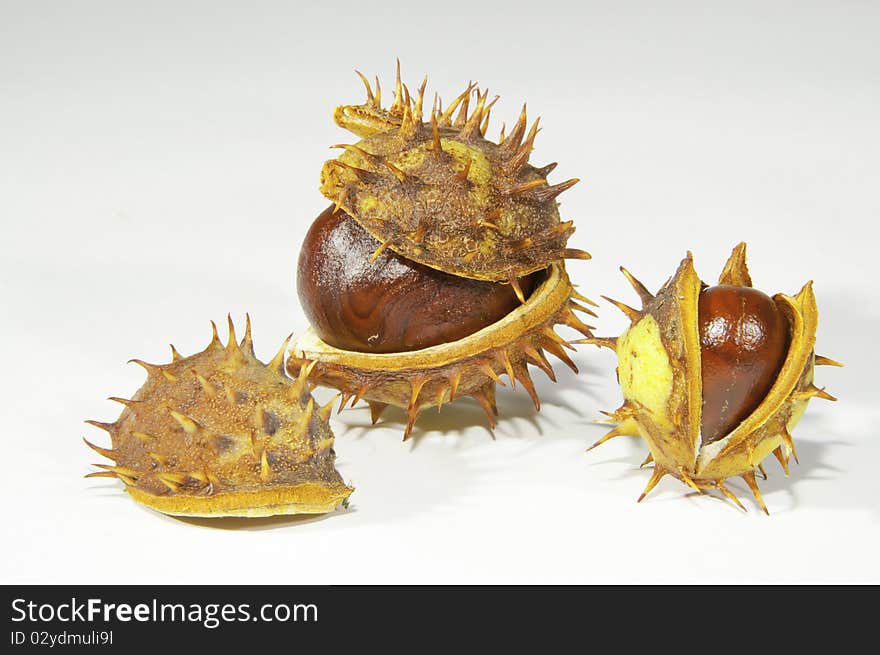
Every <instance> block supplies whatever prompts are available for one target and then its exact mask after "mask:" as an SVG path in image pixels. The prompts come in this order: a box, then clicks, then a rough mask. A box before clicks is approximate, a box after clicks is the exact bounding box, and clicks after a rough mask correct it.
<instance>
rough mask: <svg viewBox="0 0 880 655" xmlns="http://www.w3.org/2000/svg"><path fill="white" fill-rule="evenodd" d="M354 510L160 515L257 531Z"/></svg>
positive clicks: (207, 525) (203, 525)
mask: <svg viewBox="0 0 880 655" xmlns="http://www.w3.org/2000/svg"><path fill="white" fill-rule="evenodd" d="M145 509H148V508H145ZM356 511H357V510H356V509H355V508H354V506H353V505H352V506H349V507H348V508H347V509H346V508H342V507H340V508H339V509H337V510H335V511H332V512H327V513H326V514H293V515H286V516H284V515H279V516H261V517H253V518H248V517H246V516H223V517H217V518H210V517H195V516H169V515H166V514H162V516H163V517H164V518H167V519H169V520H172V521H176V522H178V523H187V524H189V525H193V526H197V527H200V528H212V529H214V530H243V531H247V532H259V531H261V530H278V529H281V528H287V527H295V526H299V525H305V524H308V523H320V522H322V521H326V520H327V519H328V518H335V517H339V516H340V515H345V514H354V513H355V512H356ZM154 513H156V512H154Z"/></svg>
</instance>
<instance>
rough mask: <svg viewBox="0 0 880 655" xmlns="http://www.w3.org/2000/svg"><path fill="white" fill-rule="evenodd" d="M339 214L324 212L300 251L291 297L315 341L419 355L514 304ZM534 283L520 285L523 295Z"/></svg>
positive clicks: (503, 287)
mask: <svg viewBox="0 0 880 655" xmlns="http://www.w3.org/2000/svg"><path fill="white" fill-rule="evenodd" d="M378 247H379V242H378V241H376V240H375V239H374V238H373V237H372V236H370V234H369V233H368V232H366V230H364V229H363V228H362V227H361V226H360V225H358V224H357V222H355V221H354V219H352V218H351V217H349V216H348V215H347V214H346V213H345V212H343V211H334V209H333V207H332V206H331V207H328V208H327V209H326V210H324V211H323V212H322V213H321V215H320V216H318V218H317V219H316V220H315V222H314V223H313V224H312V226H311V228H310V229H309V232H308V234H307V235H306V238H305V241H304V242H303V245H302V249H301V250H300V256H299V266H298V269H297V290H298V292H299V299H300V303H301V304H302V306H303V309H304V310H305V313H306V316H307V318H308V320H309V322H310V323H311V325H312V327H313V329H314V330H315V332H316V333H317V335H318V336H319V337H320V338H321V340H322V341H324V342H325V343H328V344H330V345H331V346H334V347H336V348H341V349H343V350H354V351H358V352H371V353H389V352H406V351H411V350H419V349H421V348H427V347H429V346H435V345H437V344H441V343H448V342H451V341H456V340H458V339H461V338H463V337H466V336H468V335H470V334H473V333H474V332H477V331H478V330H480V329H482V328H484V327H487V326H489V325H491V324H492V323H495V322H496V321H498V320H499V319H500V318H502V317H504V316H505V315H506V314H508V313H510V312H511V311H512V310H514V309H516V308H517V307H518V306H519V305H520V302H519V300H517V298H516V295H515V294H514V292H513V290H512V289H511V287H510V285H507V284H500V283H494V282H481V281H478V280H470V279H467V278H462V277H457V276H454V275H449V274H448V273H443V272H441V271H437V270H435V269H433V268H429V267H427V266H423V265H421V264H417V263H415V262H412V261H410V260H408V259H405V258H403V257H401V256H400V255H397V254H396V253H394V252H393V251H391V250H390V249H386V250H384V251H382V252H381V253H380V254H379V255H378V257H376V259H375V260H374V261H373V262H371V261H370V258H371V256H372V255H373V253H374V252H375V251H376V249H377V248H378ZM533 278H534V275H531V276H527V277H523V278H520V286H521V287H522V289H523V292H524V293H525V294H526V295H528V294H529V292H530V291H531V290H532V287H533V284H534V280H533Z"/></svg>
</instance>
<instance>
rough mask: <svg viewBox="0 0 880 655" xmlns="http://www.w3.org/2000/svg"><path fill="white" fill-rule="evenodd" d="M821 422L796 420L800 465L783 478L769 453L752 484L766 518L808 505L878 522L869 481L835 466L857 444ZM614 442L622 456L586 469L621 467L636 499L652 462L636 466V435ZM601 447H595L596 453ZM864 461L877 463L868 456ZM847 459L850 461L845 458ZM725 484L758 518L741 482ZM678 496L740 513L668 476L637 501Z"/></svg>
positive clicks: (639, 450) (641, 448) (640, 446)
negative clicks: (862, 513) (860, 513)
mask: <svg viewBox="0 0 880 655" xmlns="http://www.w3.org/2000/svg"><path fill="white" fill-rule="evenodd" d="M824 424H825V421H823V420H821V419H820V418H817V417H810V416H809V413H807V415H806V416H805V417H804V418H803V419H802V420H801V422H800V425H799V426H798V429H797V430H796V431H795V434H794V441H795V449H796V451H797V455H798V460H799V462H795V461H794V459H793V458H792V459H790V461H789V466H788V468H789V475H788V476H787V477H786V475H785V474H784V472H783V470H782V468H781V467H780V465H779V463H778V462H777V461H776V458H775V457H773V456H772V455H771V456H769V457H767V458H765V459H764V461H763V462H762V463H763V465H764V469H765V470H766V472H767V479H766V480H764V479H762V478H761V475H760V473H759V474H758V475H757V482H758V487H759V488H760V490H761V495H762V497H763V499H764V502H765V504H766V505H767V509H768V510H769V512H770V515H771V516H772V515H774V514H785V513H788V512H790V511H793V510H797V509H802V508H804V507H806V506H808V505H809V507H811V508H827V509H834V510H853V509H864V510H867V511H870V512H871V513H873V516H874V517H875V519H880V506H878V504H877V503H876V502H875V500H874V498H873V497H872V496H871V494H870V493H867V490H868V484H869V481H868V480H866V479H865V478H864V476H861V475H859V474H858V472H857V471H853V470H847V469H846V468H844V467H842V466H840V465H839V464H838V461H839V460H842V459H845V458H844V457H843V456H842V455H843V453H844V449H850V448H855V447H857V445H858V444H857V443H856V442H855V441H853V440H852V439H847V438H844V437H842V436H841V435H839V434H835V433H834V431H833V430H832V429H827V428H826V426H825V425H824ZM805 433H808V434H810V435H815V434H824V435H827V437H828V438H826V439H824V440H821V441H818V440H815V439H812V438H811V439H806V438H803V435H804V434H805ZM798 434H801V435H802V438H798ZM614 441H615V442H617V443H623V444H625V445H624V446H623V448H624V450H625V454H624V455H622V456H616V457H611V458H604V459H601V460H600V461H595V462H593V463H591V464H590V466H594V467H607V466H621V470H620V471H619V472H618V473H616V474H615V475H614V477H615V478H617V479H632V480H633V481H634V482H633V484H634V496H635V497H636V498H637V497H638V495H639V494H640V493H641V491H642V489H643V488H644V485H645V484H647V482H648V479H649V478H650V476H651V464H648V465H646V466H645V467H644V468H642V469H640V468H639V466H638V465H639V464H640V463H641V462H642V461H643V460H644V458H645V457H646V456H647V454H648V449H647V448H646V447H645V444H644V442H643V441H642V440H641V439H640V438H638V437H626V436H622V437H617V438H616V439H615V440H614ZM601 447H602V446H599V449H600V448H601ZM599 449H597V451H598V450H599ZM591 452H594V451H591ZM867 459H868V460H870V461H876V460H874V458H873V457H871V456H869V457H868V458H867ZM847 461H853V460H851V459H848V460H847ZM855 461H857V462H863V461H865V459H864V458H859V459H858V460H855ZM865 468H866V469H867V466H866V467H865ZM817 483H824V484H823V486H824V487H825V488H824V489H823V490H822V493H817V490H816V484H817ZM725 486H727V487H728V488H729V489H730V490H731V491H732V492H733V493H734V494H735V495H736V496H737V497H738V498H739V499H740V502H741V503H742V504H743V505H744V506H745V508H746V509H747V510H748V513H749V514H754V513H757V514H760V515H761V516H763V511H762V510H761V508H760V506H759V505H758V503H757V501H756V500H755V498H754V496H753V495H752V492H751V490H750V489H749V487H748V486H747V485H746V483H745V481H743V480H742V479H741V478H739V477H734V478H728V479H727V480H726V481H725ZM860 487H863V488H864V489H862V488H860ZM676 489H677V490H678V492H677V493H676V491H675V490H676ZM682 497H683V498H686V499H687V500H688V501H689V502H692V503H700V502H703V501H704V500H707V499H709V498H711V499H712V500H714V501H721V502H722V503H723V504H725V505H727V506H728V507H729V508H730V509H732V510H734V511H736V512H739V513H743V512H742V510H740V509H739V508H738V507H737V506H736V505H735V504H734V503H733V502H732V501H730V500H729V499H727V498H726V497H725V496H724V495H723V494H722V493H721V492H719V491H716V490H707V491H705V492H704V493H702V494H700V493H697V492H695V491H693V490H691V489H689V488H688V487H686V486H685V485H684V484H683V483H679V482H677V481H674V480H672V479H671V477H670V476H667V478H664V479H663V480H662V481H661V482H660V484H659V485H658V486H657V488H655V489H654V490H653V491H652V492H651V494H650V495H649V496H648V497H647V498H645V500H644V501H642V502H644V503H648V502H667V501H669V500H671V499H675V498H682Z"/></svg>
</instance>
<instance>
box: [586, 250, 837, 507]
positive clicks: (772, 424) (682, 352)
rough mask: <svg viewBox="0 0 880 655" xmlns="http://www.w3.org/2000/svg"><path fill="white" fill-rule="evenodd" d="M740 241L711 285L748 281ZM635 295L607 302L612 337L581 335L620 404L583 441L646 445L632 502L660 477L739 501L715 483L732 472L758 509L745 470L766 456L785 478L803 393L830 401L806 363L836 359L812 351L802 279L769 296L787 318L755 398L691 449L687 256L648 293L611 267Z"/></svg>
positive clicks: (691, 290) (695, 410)
mask: <svg viewBox="0 0 880 655" xmlns="http://www.w3.org/2000/svg"><path fill="white" fill-rule="evenodd" d="M745 251H746V245H745V244H744V243H741V244H739V245H738V246H737V247H736V248H734V250H733V253H732V254H731V256H730V258H729V260H728V262H727V264H726V266H725V268H724V270H723V272H722V273H721V276H720V278H719V280H718V284H724V285H732V286H745V287H750V286H752V281H751V276H750V275H749V272H748V268H747V267H746V261H745V255H746V252H745ZM621 271H623V273H624V275H625V276H626V277H627V279H628V280H629V281H630V283H631V284H632V286H633V288H634V289H635V290H636V292H637V293H638V294H639V296H640V297H641V300H642V305H643V306H642V309H641V310H637V309H635V308H632V307H629V306H627V305H625V304H623V303H620V302H618V301H614V300H611V299H608V300H609V301H610V302H612V303H613V304H614V305H615V306H617V307H618V308H619V309H621V310H622V311H623V312H624V313H625V314H626V315H627V317H628V318H629V319H630V321H631V326H630V327H629V328H628V329H627V330H626V331H625V332H624V333H623V334H622V335H621V336H620V337H618V338H616V339H609V338H597V339H585V340H583V341H582V343H594V344H596V345H599V346H604V347H608V348H612V349H614V350H615V352H616V353H617V357H618V379H619V381H620V385H621V390H622V392H623V397H624V399H625V402H624V404H623V405H622V406H621V407H620V408H619V409H617V410H616V411H615V412H613V413H612V414H610V417H611V421H609V422H613V423H617V425H616V426H615V427H614V428H613V429H612V430H611V431H610V432H609V433H608V434H606V435H605V436H604V437H603V438H602V439H600V440H599V441H598V442H596V443H595V444H594V445H593V447H595V446H597V445H599V444H601V443H604V442H605V441H607V440H609V439H611V438H614V437H617V436H620V435H632V436H641V437H642V438H643V439H644V440H645V442H646V444H647V445H648V448H649V450H650V455H649V458H648V460H647V461H649V462H650V461H653V463H654V471H653V474H652V476H651V479H650V480H649V482H648V485H647V487H646V488H645V491H644V493H643V494H642V495H641V497H640V498H639V500H642V498H644V497H645V495H647V493H649V492H650V491H651V489H653V488H654V486H655V485H656V484H657V483H658V482H659V481H660V479H662V478H663V477H664V476H665V475H671V476H673V477H676V478H678V479H680V480H682V481H683V482H684V483H685V484H687V485H688V486H690V487H692V488H694V489H697V490H701V491H702V490H705V489H717V490H719V491H721V492H722V493H723V494H724V495H725V496H727V497H728V498H729V499H731V500H732V501H733V502H735V503H736V504H737V505H738V506H739V507H743V506H742V504H741V503H740V501H739V500H738V499H737V498H736V496H735V495H734V494H733V493H732V492H731V491H730V489H729V488H728V487H727V486H725V485H724V480H726V479H727V478H729V477H732V476H740V477H742V478H743V479H744V480H745V482H746V483H747V484H748V486H749V488H750V490H751V491H752V492H753V494H754V496H755V499H756V500H757V502H758V504H759V505H760V506H761V508H762V509H763V510H764V511H765V512H767V507H766V505H765V504H764V501H763V499H762V498H761V494H760V491H759V489H758V485H757V481H756V478H755V472H756V471H758V470H761V471H763V469H762V468H761V462H762V460H763V459H764V458H765V457H767V456H768V455H770V454H771V453H772V454H774V455H775V457H776V458H777V459H778V460H779V462H780V463H781V464H782V467H783V470H784V471H785V474H786V475H788V462H789V458H790V457H792V456H794V457H795V459H797V456H796V455H795V449H794V442H793V440H792V437H791V433H792V431H793V429H794V426H795V425H796V423H797V422H798V420H799V419H800V417H801V416H802V414H803V412H804V410H805V409H806V405H807V402H808V401H809V400H810V398H813V397H820V398H825V399H828V400H833V399H834V398H833V397H832V396H830V395H829V394H827V393H826V392H825V391H824V390H823V389H818V388H817V387H816V386H814V385H813V368H814V365H816V364H832V365H837V363H836V362H834V361H832V360H829V359H827V358H825V357H819V356H816V355H815V354H814V350H813V347H814V344H815V340H816V326H817V322H818V310H817V307H816V299H815V296H814V295H813V289H812V283H810V282H808V283H807V284H806V285H804V287H803V288H802V289H801V290H800V291H799V292H798V294H797V295H796V296H793V297H792V296H787V295H785V294H781V293H780V294H777V295H775V296H774V297H773V300H774V301H775V303H776V304H777V306H778V307H779V309H780V310H781V311H782V312H783V314H784V315H785V316H786V318H787V319H788V324H789V333H790V345H789V349H788V354H787V356H786V359H785V362H784V364H783V366H782V369H781V370H780V372H779V374H778V376H777V378H776V380H775V382H774V383H773V386H772V387H771V389H770V391H769V392H768V394H767V396H766V397H765V398H764V400H763V401H762V402H761V404H760V405H759V406H758V407H757V408H756V409H755V410H754V412H752V414H751V415H750V416H748V417H747V418H746V419H745V420H743V421H742V423H740V424H739V425H738V426H737V427H736V428H735V429H734V430H733V431H732V432H730V433H729V434H728V435H727V436H725V437H724V438H723V439H720V440H718V441H715V442H712V443H709V444H707V445H701V439H700V422H701V410H702V405H703V401H702V379H701V369H700V335H699V327H698V313H697V309H698V301H699V294H700V290H701V288H702V287H703V286H704V285H703V283H702V282H701V281H700V279H699V278H698V277H697V274H696V272H695V270H694V266H693V258H692V256H691V254H690V253H688V256H687V257H686V258H685V259H684V260H683V261H682V262H681V265H680V266H679V268H678V270H677V272H676V273H675V275H674V276H673V277H672V278H671V279H670V280H669V281H668V282H667V283H666V284H665V285H664V287H663V288H662V289H660V291H659V292H658V293H657V295H656V296H654V295H652V294H651V293H650V292H648V290H647V289H646V288H645V286H644V285H643V284H642V283H641V282H639V281H638V280H636V279H635V278H634V277H633V276H632V275H630V274H629V272H628V271H626V270H625V269H623V268H621Z"/></svg>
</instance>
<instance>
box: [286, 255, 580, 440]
mask: <svg viewBox="0 0 880 655" xmlns="http://www.w3.org/2000/svg"><path fill="white" fill-rule="evenodd" d="M578 300H580V301H582V302H586V303H590V304H593V303H592V302H591V301H590V300H588V299H586V298H584V297H583V296H581V295H580V294H579V293H577V291H575V290H574V289H573V288H572V285H571V282H570V281H569V279H568V276H567V274H566V273H565V268H564V266H563V265H562V264H561V263H560V264H553V265H552V266H551V267H550V269H549V270H548V272H547V274H546V278H545V279H544V280H543V281H542V282H541V284H540V285H539V286H538V287H537V288H536V289H535V290H534V291H533V292H532V294H531V295H530V296H529V298H528V299H527V300H526V302H525V303H524V304H523V305H521V306H520V307H519V308H517V309H516V310H514V311H513V312H511V313H510V314H508V315H507V316H505V317H504V318H503V319H501V320H500V321H498V322H496V323H494V324H492V325H490V326H489V327H487V328H484V329H482V330H480V331H478V332H476V333H474V334H472V335H470V336H468V337H465V338H463V339H459V340H457V341H454V342H451V343H445V344H441V345H438V346H433V347H430V348H425V349H422V350H416V351H411V352H404V353H386V354H371V353H358V352H352V351H347V350H340V349H337V348H333V347H332V346H329V345H327V344H326V343H324V342H322V341H321V340H320V339H318V337H317V336H316V335H315V333H314V332H313V331H311V330H310V331H308V332H306V333H305V334H304V335H303V336H302V337H300V338H299V339H298V340H297V341H296V343H295V344H294V345H293V348H292V349H291V356H290V357H289V359H288V362H287V369H288V371H289V372H290V373H291V374H292V375H299V374H300V373H301V371H303V370H306V369H308V368H309V367H313V368H312V372H311V379H312V380H314V381H315V382H316V383H318V384H322V385H325V386H330V387H334V388H336V389H339V390H340V391H341V392H342V399H341V400H340V404H339V409H340V411H341V409H342V408H343V407H344V406H345V404H346V403H347V402H348V401H349V400H352V405H354V403H355V402H357V401H358V400H364V401H366V402H367V403H369V405H370V410H371V413H372V418H373V422H374V423H375V422H376V421H377V420H378V418H379V416H380V415H381V413H382V411H383V410H384V409H385V407H387V406H388V405H395V406H398V407H402V408H405V409H406V411H407V424H406V429H405V431H404V439H406V438H408V437H409V435H410V431H411V430H412V427H413V424H414V423H415V420H416V418H417V417H418V415H419V412H420V411H421V410H422V409H423V408H425V407H428V406H437V408H438V409H439V408H440V407H442V406H443V404H445V403H448V402H451V401H453V400H455V399H456V398H459V397H465V396H470V397H472V398H474V399H475V400H476V401H477V402H478V403H479V404H480V405H481V407H482V408H483V410H484V411H485V412H486V416H487V417H488V420H489V425H490V427H494V425H495V416H496V415H497V409H496V407H495V385H496V384H501V385H503V386H506V384H507V383H509V384H510V385H511V386H516V384H517V383H519V384H520V385H522V387H523V388H524V389H525V390H526V391H527V392H528V394H529V395H530V396H531V398H532V401H533V402H534V404H535V408H536V409H540V400H539V398H538V395H537V393H536V391H535V387H534V384H533V383H532V379H531V376H530V374H529V368H528V367H529V365H531V366H535V367H537V368H539V369H541V370H542V371H543V372H544V373H545V374H546V375H547V376H548V377H550V378H551V379H553V380H555V379H556V378H555V374H554V371H553V368H552V366H551V365H550V362H549V361H548V360H547V357H546V355H545V352H544V351H547V352H549V353H550V354H552V355H554V356H555V357H557V358H558V359H560V360H561V361H562V362H564V363H565V364H566V365H567V366H568V367H569V368H571V369H572V370H573V371H575V372H577V367H576V366H575V364H574V362H572V360H571V358H570V357H569V356H568V354H567V353H566V350H565V349H566V348H567V349H570V350H573V347H572V346H571V345H570V344H569V342H567V341H566V340H565V339H564V338H563V337H561V336H560V335H559V334H557V333H556V332H555V331H554V329H553V328H554V326H556V325H566V326H569V327H571V328H573V329H575V330H578V331H579V332H581V333H582V334H584V335H587V336H589V335H590V334H591V332H590V330H591V326H589V325H586V324H584V323H583V322H582V321H581V320H580V319H579V318H578V317H577V316H576V314H575V311H581V312H585V313H587V314H591V315H594V314H593V312H592V310H590V309H588V308H587V307H584V306H583V305H581V304H580V303H579V302H578ZM502 376H506V377H507V378H508V382H507V383H505V382H504V381H503V378H502Z"/></svg>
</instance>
